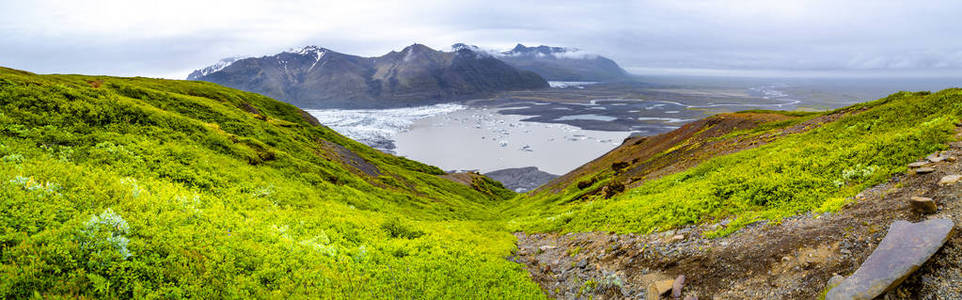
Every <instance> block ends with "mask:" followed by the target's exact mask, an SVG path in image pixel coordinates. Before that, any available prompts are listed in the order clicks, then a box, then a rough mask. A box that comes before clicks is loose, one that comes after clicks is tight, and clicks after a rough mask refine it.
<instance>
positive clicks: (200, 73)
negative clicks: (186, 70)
mask: <svg viewBox="0 0 962 300" xmlns="http://www.w3.org/2000/svg"><path fill="white" fill-rule="evenodd" d="M245 58H247V56H234V57H228V58H224V59H221V60H220V61H218V62H217V63H216V64H213V65H210V66H206V67H204V68H203V69H200V70H195V71H194V72H191V73H190V75H187V80H198V79H200V78H201V77H204V76H207V75H209V74H210V73H214V72H217V71H220V70H223V69H224V68H227V67H229V66H230V65H231V64H233V63H234V62H236V61H238V60H242V59H245Z"/></svg>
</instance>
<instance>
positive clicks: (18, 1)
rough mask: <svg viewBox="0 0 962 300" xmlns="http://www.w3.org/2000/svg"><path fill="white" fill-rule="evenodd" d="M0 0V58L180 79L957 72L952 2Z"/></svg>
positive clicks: (7, 62)
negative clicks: (476, 57)
mask: <svg viewBox="0 0 962 300" xmlns="http://www.w3.org/2000/svg"><path fill="white" fill-rule="evenodd" d="M519 2H522V1H517V0H514V1H495V0H485V1H361V0H351V1H245V0H231V1H202V0H191V1H181V0H166V1H132V0H117V1H54V0H34V1H22V0H0V65H2V66H8V67H13V68H18V69H25V70H28V71H33V72H38V73H86V74H107V75H124V76H128V75H141V76H152V77H167V78H184V77H185V76H186V75H187V74H188V73H189V72H190V71H191V70H193V69H197V68H200V67H203V66H206V65H209V64H213V63H215V62H216V61H217V60H219V59H220V58H223V57H229V56H260V55H267V54H273V53H276V52H279V51H281V50H284V49H287V48H292V47H300V46H304V45H308V44H313V45H318V46H322V47H326V48H330V49H333V50H336V51H340V52H345V53H351V54H359V55H365V56H372V55H381V54H384V53H386V52H388V51H390V50H397V49H400V48H403V47H404V46H406V45H409V44H411V43H414V42H419V43H423V44H426V45H428V46H431V47H433V48H435V49H448V47H449V46H450V45H451V44H453V43H456V42H465V43H469V44H475V45H479V46H481V47H485V48H503V49H507V48H510V47H512V46H514V44H516V43H524V44H526V45H538V44H546V45H554V46H567V47H576V48H580V49H584V50H586V51H589V52H592V53H597V54H601V55H604V56H608V57H610V58H612V59H614V60H616V61H617V62H618V63H620V64H621V65H622V66H623V67H625V68H626V69H628V70H629V71H632V72H635V73H641V74H732V75H764V76H768V75H813V74H814V75H853V74H854V75H882V76H903V75H905V76H962V38H960V32H962V21H960V20H959V17H958V14H959V13H960V12H962V1H948V0H947V1H881V0H877V1H844V0H835V1H786V0H781V1H558V0H554V1H524V2H523V3H519Z"/></svg>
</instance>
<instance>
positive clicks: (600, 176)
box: [0, 68, 962, 299]
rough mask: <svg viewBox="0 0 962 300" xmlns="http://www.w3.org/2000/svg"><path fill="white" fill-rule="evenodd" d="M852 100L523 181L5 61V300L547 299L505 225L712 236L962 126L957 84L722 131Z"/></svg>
mask: <svg viewBox="0 0 962 300" xmlns="http://www.w3.org/2000/svg"><path fill="white" fill-rule="evenodd" d="M841 112H845V113H846V114H845V115H844V116H843V117H841V118H839V119H838V120H835V121H832V122H828V123H825V124H823V125H822V126H821V127H819V128H815V129H812V130H809V131H805V132H802V133H795V134H789V135H784V136H781V137H779V138H774V137H773V138H772V140H771V141H770V142H769V143H767V144H765V145H763V146H760V147H757V148H752V149H749V150H744V151H741V152H735V153H732V154H728V155H724V156H718V157H714V158H711V159H709V160H707V161H704V162H702V163H700V164H698V165H696V166H694V167H692V168H689V169H687V170H685V171H682V172H678V173H675V174H671V175H667V176H664V177H661V178H658V179H655V180H650V181H646V182H644V183H643V184H641V185H640V186H638V187H635V188H633V189H629V190H627V191H624V192H620V190H618V189H617V188H616V187H621V188H624V185H621V184H620V183H618V182H614V181H615V180H612V178H614V177H613V176H614V173H615V172H616V171H620V170H621V169H623V168H624V167H625V166H624V165H621V164H618V165H615V164H613V165H612V168H606V169H604V170H601V171H598V172H596V173H594V174H587V175H584V176H581V178H576V179H574V180H572V182H571V184H570V186H568V187H566V188H564V190H562V191H560V192H558V193H554V192H552V191H540V192H537V193H531V194H525V195H517V196H516V195H515V194H514V193H512V192H511V191H508V190H506V189H504V187H503V186H502V185H501V184H500V183H498V182H494V181H492V180H490V179H488V178H486V177H477V178H473V179H472V181H471V182H470V184H467V183H465V184H462V183H457V182H454V181H451V180H448V179H445V178H441V177H440V176H438V175H442V174H443V172H442V171H441V170H440V169H438V168H436V167H432V166H428V165H424V164H421V163H418V162H414V161H410V160H407V159H404V158H399V157H395V156H392V155H387V154H383V153H381V152H379V151H376V150H373V149H371V148H369V147H366V146H364V145H361V144H359V143H357V142H354V141H351V140H349V139H347V138H345V137H343V136H341V135H339V134H337V133H335V132H333V131H331V130H330V129H327V128H325V127H323V126H316V125H312V121H313V120H312V119H311V118H309V116H306V115H305V114H304V113H303V112H302V111H300V110H298V109H297V108H295V107H293V106H291V105H287V104H284V103H281V102H278V101H274V100H272V99H269V98H266V97H263V96H259V95H256V94H252V93H246V92H241V91H237V90H233V89H228V88H223V87H220V86H218V85H215V84H211V83H205V82H188V81H172V80H158V79H146V78H114V77H96V76H79V75H42V76H41V75H34V74H31V73H27V72H22V71H16V70H10V69H2V68H0V297H3V298H27V297H60V296H66V297H77V296H79V297H105V298H119V297H123V298H133V297H136V298H141V297H145V298H146V297H151V298H153V297H164V298H182V297H199V298H228V297H229V298H248V297H254V298H283V297H297V298H303V297H312V298H313V297H317V298H338V299H356V298H445V299H448V298H458V299H460V298H497V299H532V298H543V297H544V295H543V294H542V293H541V291H540V289H539V287H538V286H537V285H536V284H535V283H534V282H532V281H531V280H530V279H529V277H528V274H527V272H526V271H525V270H524V269H523V268H522V266H521V265H520V264H517V263H513V262H511V261H509V260H507V259H505V257H507V256H509V255H511V252H512V251H514V249H515V248H516V247H515V245H514V243H515V238H514V237H513V236H512V235H511V232H512V231H518V230H523V231H531V232H571V231H617V232H635V233H646V232H651V231H656V230H663V229H668V228H672V227H676V226H682V225H685V224H691V223H698V222H711V221H715V220H719V219H722V218H734V220H733V221H732V222H731V223H730V225H729V226H728V227H726V228H724V229H722V230H720V231H718V232H715V233H712V235H713V236H719V235H725V234H729V233H731V232H733V231H735V230H737V229H738V228H739V227H740V226H743V225H745V224H749V223H751V222H755V221H757V220H763V219H768V220H778V219H780V218H783V217H786V216H790V215H793V214H798V213H804V212H808V211H815V212H831V211H835V210H838V209H841V208H842V207H844V206H845V205H846V204H847V203H849V202H851V201H852V200H850V199H851V196H852V195H855V194H856V193H858V192H859V191H861V190H862V189H863V188H865V187H867V186H870V185H873V184H877V183H879V182H882V181H884V180H887V179H888V178H889V177H890V176H891V175H892V174H895V173H898V172H903V171H905V164H906V163H907V162H909V161H912V160H914V159H916V158H918V157H920V156H923V155H925V154H928V153H931V152H932V151H935V150H938V149H941V148H942V147H944V145H945V144H946V142H948V141H950V140H952V138H953V134H954V133H955V131H954V129H955V128H956V123H957V122H958V121H959V119H960V116H962V90H957V89H955V90H945V91H942V92H939V93H934V94H928V93H914V94H913V93H906V92H902V93H897V94H894V95H892V96H889V97H887V98H884V99H881V100H878V101H874V102H869V103H865V104H861V105H856V106H853V107H849V108H845V109H843V110H839V111H835V112H823V113H790V114H788V115H789V116H793V117H797V118H792V119H788V120H782V121H774V122H771V123H767V124H763V125H761V126H757V127H755V128H752V129H746V130H741V131H736V132H731V133H729V134H728V135H726V136H723V137H720V138H719V139H726V138H734V137H744V136H754V135H761V134H766V133H773V132H775V131H778V130H782V129H784V128H787V127H789V126H793V125H797V124H801V122H805V121H807V120H811V119H812V118H818V117H823V116H827V115H828V114H833V113H841ZM689 146H691V145H686V144H680V145H679V146H677V147H675V148H671V149H668V150H666V151H664V152H663V153H659V154H657V155H665V154H666V153H668V152H670V151H674V150H677V148H678V147H689ZM602 189H607V191H608V192H598V193H590V192H589V191H601V190H602ZM606 194H607V196H613V197H612V198H610V199H606ZM580 252H581V248H574V249H569V250H568V252H567V254H568V255H570V256H577V255H579V253H580ZM621 285H622V282H621V279H620V278H618V277H617V276H614V277H610V278H606V279H604V280H600V281H586V282H585V283H584V286H583V287H582V290H583V291H590V290H594V289H599V288H607V287H616V286H621Z"/></svg>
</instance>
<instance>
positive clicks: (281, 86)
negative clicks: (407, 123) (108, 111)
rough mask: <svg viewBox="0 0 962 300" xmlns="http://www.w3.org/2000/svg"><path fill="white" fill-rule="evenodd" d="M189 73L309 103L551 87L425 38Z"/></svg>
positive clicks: (390, 102)
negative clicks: (381, 50)
mask: <svg viewBox="0 0 962 300" xmlns="http://www.w3.org/2000/svg"><path fill="white" fill-rule="evenodd" d="M211 70H216V71H213V72H210V71H211ZM188 79H190V80H201V81H209V82H214V83H218V84H221V85H225V86H228V87H233V88H238V89H242V90H246V91H251V92H256V93H260V94H263V95H266V96H269V97H272V98H275V99H279V100H283V101H286V102H288V103H291V104H294V105H296V106H299V107H304V108H324V107H340V108H343V107H378V106H398V105H408V104H424V103H432V102H440V101H443V100H451V99H461V98H466V97H476V96H483V95H487V94H492V93H495V92H500V91H508V90H525V89H538V88H545V87H548V83H547V82H546V81H545V80H544V79H543V78H541V77H540V76H538V75H537V74H535V73H533V72H530V71H521V70H518V69H516V68H514V67H512V66H510V65H508V64H506V63H504V62H502V61H501V60H498V59H497V58H495V57H493V56H491V55H489V54H486V53H480V52H475V51H473V50H471V49H467V48H461V49H456V50H455V51H452V52H444V51H437V50H434V49H431V48H428V47H427V46H424V45H421V44H414V45H411V46H408V47H406V48H404V49H403V50H401V51H400V52H397V51H391V52H390V53H388V54H385V55H383V56H380V57H360V56H355V55H348V54H343V53H339V52H336V51H332V50H329V49H325V48H320V47H316V46H308V47H304V48H302V49H298V50H290V51H285V52H282V53H279V54H276V55H273V56H264V57H258V58H246V59H240V60H237V61H234V62H232V63H229V64H226V65H224V64H222V65H221V66H220V67H219V69H217V68H213V69H207V72H201V70H199V71H198V72H195V73H192V75H191V76H190V77H189V78H188Z"/></svg>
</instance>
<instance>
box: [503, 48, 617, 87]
mask: <svg viewBox="0 0 962 300" xmlns="http://www.w3.org/2000/svg"><path fill="white" fill-rule="evenodd" d="M498 58H500V59H501V60H503V61H505V62H507V63H508V64H510V65H512V66H514V67H516V68H518V69H522V70H528V71H532V72H535V73H538V75H541V77H544V78H545V79H547V80H552V81H623V80H628V79H630V78H631V76H630V75H629V74H628V72H625V70H624V69H622V68H621V67H620V66H618V64H617V63H615V62H614V61H613V60H611V59H609V58H606V57H604V56H600V55H594V54H588V53H585V52H583V51H580V50H578V49H574V48H562V47H549V46H544V45H542V46H537V47H526V46H524V45H522V44H518V45H517V46H515V47H514V49H511V51H506V52H502V53H500V56H499V57H498Z"/></svg>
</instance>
